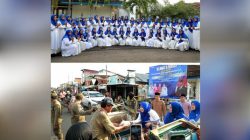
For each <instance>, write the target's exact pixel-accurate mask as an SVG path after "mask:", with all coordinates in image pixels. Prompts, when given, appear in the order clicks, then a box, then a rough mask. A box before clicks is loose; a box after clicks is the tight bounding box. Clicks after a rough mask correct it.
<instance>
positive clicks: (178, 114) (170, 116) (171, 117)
mask: <svg viewBox="0 0 250 140" xmlns="http://www.w3.org/2000/svg"><path fill="white" fill-rule="evenodd" d="M170 104H171V107H172V112H171V113H170V112H168V113H167V114H166V116H165V117H164V124H167V123H171V122H173V121H175V120H179V119H182V118H184V119H186V120H188V118H187V117H186V116H185V115H184V111H183V109H182V107H181V105H180V104H179V103H177V102H171V103H170Z"/></svg>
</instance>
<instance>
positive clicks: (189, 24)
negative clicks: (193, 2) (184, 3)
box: [186, 21, 193, 33]
mask: <svg viewBox="0 0 250 140" xmlns="http://www.w3.org/2000/svg"><path fill="white" fill-rule="evenodd" d="M186 26H187V27H189V26H190V27H192V26H193V21H191V22H187V23H186ZM188 30H189V31H190V32H191V33H192V32H193V29H192V28H188Z"/></svg>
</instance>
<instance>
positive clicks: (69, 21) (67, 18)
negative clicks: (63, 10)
mask: <svg viewBox="0 0 250 140" xmlns="http://www.w3.org/2000/svg"><path fill="white" fill-rule="evenodd" d="M69 18H71V17H70V16H66V20H67V22H68V23H69V24H71V22H72V19H71V20H69Z"/></svg>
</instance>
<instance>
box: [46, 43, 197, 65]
mask: <svg viewBox="0 0 250 140" xmlns="http://www.w3.org/2000/svg"><path fill="white" fill-rule="evenodd" d="M51 62H195V63H196V62H197V63H199V62H200V52H199V51H195V50H188V51H185V52H181V51H177V50H165V49H162V48H147V47H134V46H112V47H105V48H100V47H95V48H92V49H90V50H85V51H83V52H82V53H81V54H79V55H77V56H71V57H62V56H61V54H57V55H53V56H52V57H51Z"/></svg>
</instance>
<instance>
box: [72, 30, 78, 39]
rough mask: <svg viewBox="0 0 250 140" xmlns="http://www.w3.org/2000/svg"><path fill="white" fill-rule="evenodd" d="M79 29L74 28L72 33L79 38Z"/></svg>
mask: <svg viewBox="0 0 250 140" xmlns="http://www.w3.org/2000/svg"><path fill="white" fill-rule="evenodd" d="M78 34H79V33H78V30H77V29H73V35H72V37H75V38H77V37H78Z"/></svg>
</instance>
